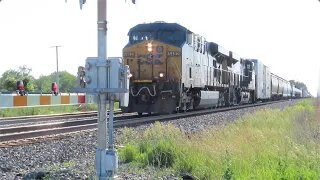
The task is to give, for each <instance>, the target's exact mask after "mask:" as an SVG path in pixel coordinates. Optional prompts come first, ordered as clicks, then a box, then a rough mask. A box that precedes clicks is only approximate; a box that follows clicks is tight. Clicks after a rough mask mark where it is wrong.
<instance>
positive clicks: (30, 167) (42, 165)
mask: <svg viewBox="0 0 320 180" xmlns="http://www.w3.org/2000/svg"><path fill="white" fill-rule="evenodd" d="M295 102H296V101H286V102H280V103H275V104H270V105H265V106H259V107H253V108H245V109H240V110H234V111H229V112H221V113H215V114H209V115H202V116H197V117H189V118H182V119H177V120H172V121H166V122H163V123H165V124H173V125H175V126H176V127H178V128H180V129H181V130H183V131H184V132H186V133H196V132H198V131H201V130H203V129H205V128H208V127H220V126H225V125H227V124H229V123H232V122H234V121H236V120H237V119H239V118H240V117H242V116H244V115H247V114H250V113H253V112H254V111H257V110H261V109H270V108H277V109H283V108H284V107H286V106H292V105H294V104H295ZM149 126H150V124H145V125H140V126H137V127H135V130H138V131H141V130H144V129H146V128H148V127H149ZM116 134H117V135H119V129H118V130H116ZM96 141H97V137H96V132H95V131H91V132H81V133H76V134H73V135H72V136H71V137H67V138H65V139H62V140H49V141H47V142H41V143H37V144H30V145H25V146H16V147H10V148H0V179H36V178H40V177H44V176H46V177H47V178H48V179H94V178H95V174H94V173H95V172H94V157H95V147H96ZM117 144H121V142H119V141H118V142H117ZM177 176H178V175H175V174H173V173H172V172H170V170H168V171H166V172H161V171H158V170H156V169H154V168H151V167H150V168H148V169H144V170H139V169H134V168H132V167H130V166H129V165H128V164H120V165H119V172H118V179H154V178H156V177H157V178H159V179H178V178H177Z"/></svg>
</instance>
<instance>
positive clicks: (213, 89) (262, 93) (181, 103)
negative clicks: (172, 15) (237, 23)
mask: <svg viewBox="0 0 320 180" xmlns="http://www.w3.org/2000/svg"><path fill="white" fill-rule="evenodd" d="M128 36H129V42H128V44H127V45H126V46H125V47H124V49H123V60H124V63H125V64H126V65H129V66H130V71H131V76H132V77H131V78H130V90H129V105H128V107H121V108H122V111H124V112H137V113H138V114H142V113H153V112H157V113H172V112H175V111H186V110H192V109H197V108H211V107H219V106H231V105H240V104H246V103H254V102H256V101H269V100H277V99H284V98H296V97H301V94H302V92H301V90H299V89H297V88H295V87H293V86H292V85H291V84H290V83H289V82H288V81H287V80H285V79H283V78H281V77H279V76H277V75H275V74H273V73H271V72H270V70H269V68H268V67H267V66H265V65H264V64H263V63H262V62H261V61H259V60H256V59H244V58H241V57H240V56H238V55H237V54H236V53H234V52H232V51H229V50H226V49H225V48H223V47H222V46H220V45H218V44H217V43H214V42H209V41H207V40H206V39H205V38H204V37H202V36H200V35H198V34H196V33H194V32H192V31H190V30H189V29H187V28H185V27H183V26H181V25H179V24H177V23H165V22H155V23H148V24H138V25H136V26H134V27H133V28H131V29H130V31H129V33H128Z"/></svg>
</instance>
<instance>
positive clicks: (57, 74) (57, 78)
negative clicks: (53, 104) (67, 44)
mask: <svg viewBox="0 0 320 180" xmlns="http://www.w3.org/2000/svg"><path fill="white" fill-rule="evenodd" d="M51 47H52V48H53V47H54V48H56V61H57V73H56V81H57V85H58V88H57V92H58V93H59V92H60V91H59V88H60V84H59V52H58V48H59V47H61V46H51Z"/></svg>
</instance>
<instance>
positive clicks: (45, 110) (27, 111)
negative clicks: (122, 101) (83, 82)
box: [0, 102, 119, 117]
mask: <svg viewBox="0 0 320 180" xmlns="http://www.w3.org/2000/svg"><path fill="white" fill-rule="evenodd" d="M114 109H119V103H118V102H115V104H114ZM85 111H97V105H96V104H81V105H62V106H42V107H41V106H39V107H21V108H4V109H0V117H17V116H32V115H46V114H61V113H73V112H85Z"/></svg>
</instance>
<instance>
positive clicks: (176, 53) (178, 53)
mask: <svg viewBox="0 0 320 180" xmlns="http://www.w3.org/2000/svg"><path fill="white" fill-rule="evenodd" d="M167 56H170V57H174V56H180V52H178V51H168V52H167Z"/></svg>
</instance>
